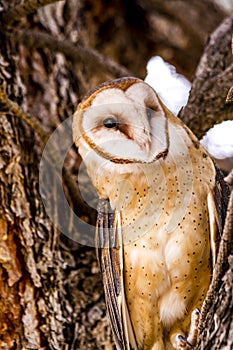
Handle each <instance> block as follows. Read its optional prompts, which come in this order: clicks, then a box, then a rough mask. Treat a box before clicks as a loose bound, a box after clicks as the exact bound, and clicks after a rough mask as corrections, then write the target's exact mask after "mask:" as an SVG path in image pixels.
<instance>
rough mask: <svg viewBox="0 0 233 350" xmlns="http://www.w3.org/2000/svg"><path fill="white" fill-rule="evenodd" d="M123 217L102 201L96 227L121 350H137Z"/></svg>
mask: <svg viewBox="0 0 233 350" xmlns="http://www.w3.org/2000/svg"><path fill="white" fill-rule="evenodd" d="M123 249H124V247H123V242H122V230H121V215H120V213H116V212H111V210H110V207H109V202H108V201H107V200H103V199H101V200H100V201H99V205H98V217H97V223H96V254H97V259H98V263H99V266H100V271H101V274H102V279H103V286H104V294H105V302H106V307H107V311H108V314H109V318H110V323H111V328H112V332H113V336H114V341H115V344H116V347H117V349H118V350H138V346H137V342H136V339H135V335H134V331H133V327H132V323H131V320H130V315H129V311H128V306H127V300H126V296H125V290H124V259H123Z"/></svg>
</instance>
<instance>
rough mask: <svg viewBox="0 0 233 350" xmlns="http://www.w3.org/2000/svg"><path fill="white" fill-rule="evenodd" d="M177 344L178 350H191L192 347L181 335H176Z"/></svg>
mask: <svg viewBox="0 0 233 350" xmlns="http://www.w3.org/2000/svg"><path fill="white" fill-rule="evenodd" d="M177 343H178V349H179V350H181V349H182V350H183V349H184V350H189V349H193V347H192V345H191V344H190V343H189V342H188V340H187V339H186V338H185V337H183V335H181V334H177Z"/></svg>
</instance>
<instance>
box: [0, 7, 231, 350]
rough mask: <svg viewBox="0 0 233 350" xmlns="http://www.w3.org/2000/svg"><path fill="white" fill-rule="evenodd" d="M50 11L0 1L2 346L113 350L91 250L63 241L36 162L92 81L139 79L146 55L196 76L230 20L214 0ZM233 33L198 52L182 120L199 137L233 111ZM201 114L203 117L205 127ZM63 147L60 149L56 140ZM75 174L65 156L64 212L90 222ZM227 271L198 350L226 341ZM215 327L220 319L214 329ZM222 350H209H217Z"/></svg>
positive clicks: (52, 184)
mask: <svg viewBox="0 0 233 350" xmlns="http://www.w3.org/2000/svg"><path fill="white" fill-rule="evenodd" d="M52 2H54V1H51V0H48V1H46V0H43V1H41V0H40V1H39V0H27V1H26V0H25V1H24V2H23V1H20V0H14V1H11V2H10V3H9V2H8V1H7V0H2V1H0V4H1V16H0V20H1V26H0V34H1V35H0V43H1V46H0V74H1V80H0V130H1V139H0V150H1V153H0V193H1V201H0V213H1V216H0V276H1V278H0V324H1V327H0V349H80V350H81V349H106V350H111V349H114V345H113V343H112V339H111V332H110V329H109V324H108V319H107V316H106V311H105V304H104V298H103V291H102V285H101V280H100V276H99V273H98V268H97V264H96V258H95V252H94V249H93V248H91V247H88V246H83V245H81V244H78V243H77V242H75V241H72V240H70V239H69V238H67V237H66V236H64V235H62V234H61V233H60V232H59V231H58V229H57V228H56V226H55V225H53V223H52V222H51V221H50V219H49V217H48V216H47V214H46V211H45V209H44V207H43V204H42V201H41V197H40V193H39V188H38V183H39V180H38V177H39V170H38V169H39V166H38V165H39V162H40V158H41V155H42V151H43V148H44V141H45V139H46V138H47V136H48V135H49V134H50V133H52V131H53V130H54V129H55V128H56V126H57V125H58V124H59V123H61V122H62V121H63V120H64V119H66V118H67V117H69V116H70V115H72V113H73V111H74V108H75V106H76V104H77V102H78V101H79V100H80V98H81V97H82V95H83V94H85V93H86V92H87V91H88V90H89V89H90V88H92V87H93V86H95V85H96V84H98V83H100V82H102V81H104V80H107V79H110V78H115V77H117V76H122V75H128V74H134V75H136V76H139V77H142V78H144V76H145V66H146V61H147V60H148V59H149V58H150V57H151V56H152V55H153V54H161V55H162V56H163V57H164V58H165V59H167V60H168V61H170V62H171V63H174V64H176V66H177V67H178V70H179V71H180V72H182V73H184V74H185V75H186V76H187V77H192V75H193V74H194V71H195V68H196V64H197V62H198V60H199V57H200V55H201V53H202V50H203V47H204V42H205V39H206V38H207V36H208V35H209V34H210V33H211V32H212V31H213V30H214V28H215V27H216V26H217V25H218V24H219V23H220V22H221V21H222V20H223V18H224V17H225V14H224V13H223V11H222V10H220V9H219V8H218V7H216V6H215V5H213V3H212V2H211V1H210V0H208V1H207V0H206V1H205V2H203V1H202V0H197V1H195V2H191V3H190V4H187V1H176V2H173V1H159V0H146V1H140V0H137V1H136V0H135V1H123V0H122V1H118V2H115V1H100V2H97V1H94V0H85V1H82V2H78V1H75V0H67V1H59V2H56V3H55V4H51V5H48V6H45V5H46V4H49V3H52ZM21 4H22V5H23V6H21ZM42 5H44V6H45V7H41V6H42ZM39 7H41V8H39ZM178 7H179V10H178ZM36 9H38V10H37V11H36V12H35V10H36ZM9 10H10V11H9ZM189 11H190V13H191V14H192V15H190V16H191V17H190V18H192V21H190V20H189V18H188V16H187V13H188V12H189ZM200 16H201V18H202V21H201V22H200V21H199V18H200ZM199 23H201V24H199ZM231 26H232V19H230V20H228V22H226V23H225V24H224V25H223V27H221V28H222V29H219V30H218V32H215V34H214V35H213V36H212V37H211V40H210V42H209V46H207V48H206V51H205V52H204V58H205V57H207V58H208V59H206V58H205V59H204V58H203V59H202V63H201V65H200V66H199V69H198V71H197V73H196V75H197V76H196V78H195V80H194V85H193V90H192V93H191V95H190V101H189V105H188V107H187V109H185V110H184V111H183V112H182V114H181V117H182V118H183V119H184V120H185V121H186V122H187V124H189V126H190V127H191V128H193V130H194V131H195V132H196V133H197V134H198V136H201V135H202V134H203V133H204V132H205V131H206V130H207V129H208V128H209V127H210V126H212V125H213V124H214V123H215V117H214V114H216V108H218V110H217V111H219V113H221V117H220V116H219V115H220V114H218V117H217V119H216V120H217V121H218V122H219V121H220V120H222V119H223V118H225V117H226V116H227V118H228V119H232V104H225V103H224V96H225V89H226V90H227V89H228V88H229V87H230V85H232V81H231V80H232V63H230V62H232V61H231V56H230V48H228V46H229V40H230V39H229V35H230V28H232V27H231ZM225 35H226V37H225ZM212 52H218V54H219V55H217V56H215V55H213V54H212ZM203 62H204V63H203ZM206 62H207V63H208V64H207V63H206ZM203 64H204V65H203ZM130 72H131V73H130ZM212 82H215V84H212ZM222 87H224V88H222ZM4 88H5V91H6V95H7V96H6V95H5V94H4ZM201 88H203V90H202V89H201ZM210 91H212V92H211V93H210ZM207 92H208V94H207ZM208 96H214V97H215V98H214V99H211V98H206V97H208ZM216 96H217V97H218V99H217V98H216ZM220 96H221V98H220ZM7 98H8V99H9V100H10V101H9V100H7ZM11 101H14V102H16V103H17V105H18V107H17V106H16V105H13V104H12V102H11ZM219 101H220V102H219ZM19 108H22V109H23V111H22V110H19ZM206 110H208V114H207V115H208V118H207V120H206V121H205V122H203V120H204V118H205V115H206ZM24 112H26V113H28V114H29V115H26V116H25V113H24ZM197 112H198V113H197ZM199 112H201V113H200V115H201V116H202V117H201V119H200V120H199V119H198V118H197V115H199ZM29 118H30V119H29ZM22 119H24V121H23V120H22ZM25 120H26V122H25ZM199 123H200V125H201V128H200V130H201V131H200V132H199V128H198V125H199ZM59 146H60V148H61V149H62V147H63V146H64V145H63V141H62V140H61V143H60V145H59ZM79 165H80V159H79V158H78V156H77V154H76V152H75V151H74V149H73V148H71V149H70V151H69V154H68V155H67V158H66V161H65V171H64V174H63V175H64V189H65V192H66V195H67V198H68V200H69V202H70V205H71V206H72V207H73V208H74V209H75V210H76V211H77V212H78V214H79V215H80V216H81V217H82V218H83V220H85V221H87V222H89V223H90V224H91V223H94V215H95V213H93V212H92V211H90V210H89V209H87V208H86V207H85V206H84V205H83V203H82V201H81V199H80V198H79V196H78V195H77V193H79V189H78V188H77V186H76V182H75V180H76V179H77V173H78V168H79ZM44 181H45V182H46V186H47V191H48V193H51V197H52V201H53V205H54V210H57V212H56V213H57V216H58V217H62V215H63V212H62V208H59V205H58V207H56V205H55V204H56V203H58V204H59V198H57V183H56V181H54V179H53V178H50V176H47V177H46V178H45V179H44ZM83 187H84V189H83V191H86V192H87V195H88V191H89V187H88V188H87V189H86V183H84V185H83ZM66 219H67V218H66ZM70 222H71V225H72V218H71V219H70ZM80 233H82V232H79V234H80ZM231 242H232V241H231ZM225 266H226V268H225V270H224V271H223V272H222V275H224V276H225V277H224V279H223V282H221V280H220V284H219V287H221V288H224V286H227V288H226V289H223V291H225V292H224V293H223V294H218V296H216V300H215V301H214V303H213V305H212V307H213V309H212V311H211V310H210V311H208V315H210V316H208V317H209V318H208V317H207V318H206V319H207V320H209V321H207V323H206V325H205V328H206V329H209V332H210V334H212V336H209V335H208V337H206V334H205V331H206V330H204V331H203V335H202V343H201V344H205V343H206V342H207V341H208V339H211V342H212V343H211V344H222V343H221V339H222V338H221V336H220V335H221V333H218V332H220V331H222V328H221V327H222V325H224V330H225V333H224V334H226V332H227V329H228V328H227V327H230V321H229V319H230V317H229V318H227V315H230V314H231V313H230V312H232V299H230V296H232V292H230V286H231V285H230V281H231V279H232V270H230V267H231V269H232V258H231V257H230V256H229V264H228V263H227V265H225ZM225 297H226V298H225ZM224 300H228V304H226V303H225V304H224V303H222V305H228V311H226V312H225V311H224V310H225V309H224V308H223V307H222V308H221V310H218V308H217V302H220V301H222V302H223V301H224ZM230 308H231V309H230ZM221 312H223V315H222V314H221ZM227 312H228V313H227ZM213 314H214V315H217V316H214V317H212V315H213ZM211 319H214V320H216V321H215V324H214V327H213V326H212V324H211ZM219 319H220V320H223V319H224V320H225V321H224V322H223V323H221V322H218V320H219ZM216 325H219V328H218V329H216ZM229 329H230V328H229ZM214 334H215V335H214ZM218 334H219V335H218ZM228 334H230V333H229V332H228ZM231 337H232V335H231ZM201 346H203V345H200V347H199V348H200V349H201V348H203V347H201ZM208 346H209V347H206V349H209V348H210V345H208ZM220 346H222V345H219V347H214V348H215V349H220V348H221V349H224V347H220ZM228 348H229V347H228ZM226 349H227V347H226Z"/></svg>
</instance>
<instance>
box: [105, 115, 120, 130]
mask: <svg viewBox="0 0 233 350" xmlns="http://www.w3.org/2000/svg"><path fill="white" fill-rule="evenodd" d="M117 124H118V123H117V119H116V118H114V117H108V118H106V119H104V121H103V125H104V126H105V127H106V128H108V129H111V128H116V127H117Z"/></svg>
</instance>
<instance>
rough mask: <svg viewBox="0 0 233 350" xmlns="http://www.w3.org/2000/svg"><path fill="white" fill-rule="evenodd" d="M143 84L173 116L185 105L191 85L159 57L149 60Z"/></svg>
mask: <svg viewBox="0 0 233 350" xmlns="http://www.w3.org/2000/svg"><path fill="white" fill-rule="evenodd" d="M145 82H146V83H148V84H149V85H150V86H152V87H153V88H154V89H155V91H156V92H157V93H158V95H159V97H160V98H161V100H162V101H163V102H164V103H165V105H166V106H167V107H168V108H169V109H170V110H171V111H172V112H173V113H174V114H176V115H177V114H178V112H179V110H180V109H181V107H183V106H185V105H186V103H187V100H188V95H189V90H190V88H191V83H190V82H189V81H188V80H187V79H186V78H185V77H184V76H183V75H181V74H178V73H177V72H176V68H175V67H174V66H172V65H171V64H169V63H167V62H165V61H164V60H163V59H162V58H161V57H160V56H154V57H152V58H151V59H150V60H149V62H148V64H147V76H146V78H145Z"/></svg>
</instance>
